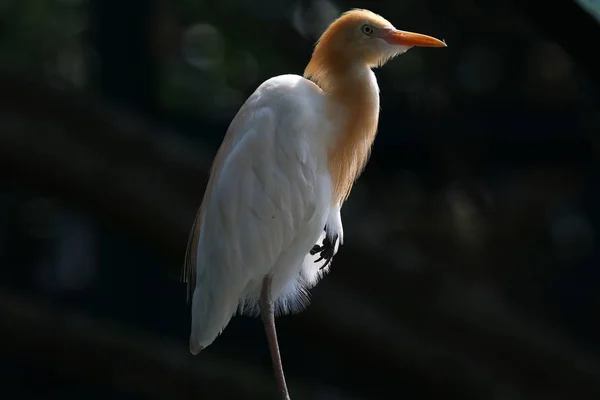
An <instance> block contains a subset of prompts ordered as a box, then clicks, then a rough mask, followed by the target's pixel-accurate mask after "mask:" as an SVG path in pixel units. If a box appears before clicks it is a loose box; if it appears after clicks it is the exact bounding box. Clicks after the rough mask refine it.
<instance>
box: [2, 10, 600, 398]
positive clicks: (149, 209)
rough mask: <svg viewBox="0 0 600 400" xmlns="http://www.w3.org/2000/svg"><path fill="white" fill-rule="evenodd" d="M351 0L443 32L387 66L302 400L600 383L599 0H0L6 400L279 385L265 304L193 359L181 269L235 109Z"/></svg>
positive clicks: (324, 291)
mask: <svg viewBox="0 0 600 400" xmlns="http://www.w3.org/2000/svg"><path fill="white" fill-rule="evenodd" d="M353 7H362V8H369V9H371V10H372V11H375V12H377V13H380V14H382V15H383V16H384V17H386V18H387V19H389V20H390V21H392V23H393V24H394V25H395V26H396V27H398V28H399V29H404V30H410V31H416V32H421V33H425V34H429V35H433V36H436V37H438V38H442V39H445V40H446V42H447V43H448V44H449V47H448V49H444V50H428V49H413V50H411V51H409V52H408V53H407V54H405V55H403V56H402V57H400V58H398V59H396V60H394V61H393V62H391V63H389V64H388V65H387V66H385V67H384V68H382V69H380V70H378V71H376V73H377V76H378V79H379V84H380V87H381V97H382V100H381V102H382V113H381V119H380V127H379V135H378V139H377V140H376V142H375V147H374V150H373V155H372V159H371V162H370V164H369V165H368V167H367V170H366V172H365V173H364V174H363V176H362V177H361V179H360V180H359V182H358V184H357V185H356V186H355V189H354V190H353V193H352V196H351V197H350V200H349V201H348V202H347V204H346V205H345V207H344V209H343V217H344V219H345V232H346V234H345V236H346V242H345V245H344V246H343V247H342V249H341V250H340V252H339V254H338V256H337V257H336V259H335V261H334V264H333V270H332V273H331V274H330V275H329V276H327V277H326V278H325V279H324V280H323V281H322V282H321V283H320V284H319V285H318V286H317V287H316V288H315V289H314V290H313V291H312V303H311V305H310V307H309V308H308V309H307V310H306V311H304V312H303V313H300V314H298V315H294V316H287V317H284V318H280V319H279V320H278V328H279V336H280V346H281V351H282V357H283V362H284V367H285V370H286V373H287V378H288V382H289V385H290V390H291V394H292V398H293V399H294V400H296V399H307V400H311V399H315V400H328V399H329V400H341V399H384V398H385V399H390V398H393V399H395V398H399V399H448V398H456V399H485V400H488V399H489V400H492V399H493V400H495V399H511V400H518V399H544V400H549V399H570V398H572V397H573V398H578V399H598V398H600V353H599V351H600V339H599V337H600V335H599V334H600V327H599V326H598V324H597V323H596V322H597V321H596V320H597V319H598V311H599V309H600V291H599V289H600V271H599V269H598V260H599V255H600V252H599V239H600V238H599V233H600V232H599V229H600V210H599V209H598V204H599V203H600V170H599V162H598V151H599V146H598V145H599V142H598V139H599V135H598V131H599V129H600V108H599V106H600V91H599V88H598V80H599V78H600V61H598V59H597V54H595V53H597V49H598V43H597V41H598V39H599V38H600V25H599V23H598V21H599V20H600V11H598V10H599V9H600V2H599V1H598V0H581V3H578V2H575V1H572V0H556V1H554V3H552V2H542V1H541V0H531V1H528V2H522V3H521V2H517V1H516V0H515V1H511V0H488V1H481V0H480V1H475V0H456V1H452V2H447V1H440V0H421V1H417V0H402V1H392V0H369V1H364V2H362V3H357V2H349V1H342V0H261V1H249V0H220V1H218V2H217V1H215V2H211V1H208V0H129V1H117V0H1V1H0V265H1V266H2V268H0V276H1V278H0V382H1V383H2V385H1V387H2V392H3V394H2V398H6V399H23V398H40V399H42V398H43V399H50V398H52V399H54V398H56V399H59V398H60V399H82V398H85V399H96V398H98V399H100V398H102V399H108V398H110V399H229V398H231V399H269V398H274V397H273V395H274V391H275V384H274V380H273V377H272V374H271V364H270V360H269V353H268V350H267V345H266V340H265V337H264V334H263V328H262V326H261V324H260V321H259V320H257V319H250V318H246V317H236V318H235V319H234V320H232V322H231V323H230V325H229V327H228V328H227V329H226V330H225V332H224V333H223V335H222V336H221V337H220V338H219V339H218V340H216V341H215V342H214V344H213V345H212V346H211V347H209V348H208V349H207V350H206V351H205V352H203V353H201V355H199V356H197V357H192V356H191V355H190V354H189V352H188V344H187V340H188V335H189V306H188V304H186V291H185V285H184V284H182V283H180V282H179V273H180V268H181V265H182V263H183V258H184V252H185V247H186V242H187V235H188V232H189V230H190V228H191V225H192V222H193V218H194V216H195V212H196V208H197V207H198V205H199V203H200V200H201V198H202V193H203V190H204V185H205V182H206V179H207V172H208V168H209V167H210V164H211V162H212V158H213V156H214V154H215V152H216V150H217V147H218V145H219V143H220V141H221V139H222V137H223V135H224V133H225V131H226V129H227V126H228V124H229V122H230V121H231V119H232V118H233V116H234V114H235V113H236V111H237V110H238V108H239V107H240V106H241V104H242V103H243V102H244V100H245V99H246V98H247V96H249V95H250V94H251V93H252V92H253V91H254V89H255V88H256V87H257V86H258V85H259V84H260V83H261V82H262V81H264V80H265V79H267V78H269V77H271V76H274V75H279V74H283V73H296V74H301V73H302V71H303V69H304V66H305V65H306V63H307V62H308V60H309V58H310V55H311V50H312V47H313V44H314V42H315V40H316V39H317V38H318V36H319V34H320V33H321V32H322V31H323V30H324V29H325V27H326V26H327V24H328V23H329V22H331V21H332V19H334V18H335V17H337V16H338V15H339V14H340V13H341V12H343V11H345V10H347V9H349V8H353Z"/></svg>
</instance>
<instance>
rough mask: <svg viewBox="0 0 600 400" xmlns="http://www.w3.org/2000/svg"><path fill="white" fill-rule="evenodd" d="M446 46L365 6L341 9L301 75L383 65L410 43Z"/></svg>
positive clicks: (422, 45) (407, 47)
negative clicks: (341, 12) (341, 11)
mask: <svg viewBox="0 0 600 400" xmlns="http://www.w3.org/2000/svg"><path fill="white" fill-rule="evenodd" d="M415 46H421V47H446V44H445V43H444V42H442V41H441V40H438V39H436V38H433V37H431V36H426V35H421V34H419V33H412V32H405V31H400V30H397V29H396V28H394V26H393V25H392V24H391V23H390V22H389V21H387V20H386V19H385V18H383V17H381V16H380V15H377V14H375V13H373V12H371V11H368V10H362V9H355V10H351V11H348V12H346V13H344V14H343V15H342V16H340V17H339V18H338V19H337V20H335V21H334V22H333V23H331V25H329V27H328V28H327V30H326V31H325V32H324V33H323V35H321V38H320V39H319V41H318V42H317V45H316V47H315V50H314V53H313V56H312V59H311V62H310V64H309V65H308V67H307V69H306V72H305V75H307V74H308V75H314V74H318V73H319V72H320V71H321V72H323V70H327V71H328V72H330V73H336V72H341V71H343V70H347V69H349V68H351V67H352V66H354V65H362V66H367V67H369V68H373V67H377V66H380V65H383V64H384V63H385V62H387V61H388V60H389V59H391V58H393V57H395V56H397V55H399V54H402V53H404V52H406V51H407V50H408V49H410V48H411V47H415Z"/></svg>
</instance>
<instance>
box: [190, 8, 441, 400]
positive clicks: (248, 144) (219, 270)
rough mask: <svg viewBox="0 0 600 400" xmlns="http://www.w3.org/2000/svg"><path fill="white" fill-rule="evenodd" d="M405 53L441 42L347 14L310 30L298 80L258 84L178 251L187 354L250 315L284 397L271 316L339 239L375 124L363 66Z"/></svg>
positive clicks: (319, 269)
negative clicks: (315, 35) (310, 46)
mask: <svg viewBox="0 0 600 400" xmlns="http://www.w3.org/2000/svg"><path fill="white" fill-rule="evenodd" d="M414 46H422V47H445V46H446V44H445V43H444V42H443V41H440V40H438V39H436V38H433V37H431V36H426V35H422V34H418V33H412V32H406V31H400V30H397V29H396V28H394V26H393V25H392V24H391V23H390V22H389V21H387V20H386V19H384V18H383V17H381V16H380V15H378V14H375V13H373V12H371V11H368V10H364V9H354V10H350V11H348V12H346V13H344V14H342V15H341V16H340V17H339V18H338V19H336V20H335V21H334V22H332V23H331V25H330V26H329V27H328V28H327V30H325V32H324V33H323V34H322V35H321V37H320V38H319V40H318V41H317V44H316V46H315V48H314V51H313V54H312V58H311V60H310V62H309V64H308V65H307V67H306V69H305V71H304V76H299V75H291V74H288V75H280V76H276V77H274V78H271V79H268V80H266V81H265V82H264V83H262V84H261V85H260V86H259V87H258V88H257V89H256V91H255V92H254V93H253V94H252V95H250V97H249V98H248V99H247V100H246V102H245V103H244V104H243V105H242V107H241V108H240V110H239V111H238V113H237V115H236V116H235V117H234V119H233V121H232V122H231V124H230V126H229V128H228V130H227V133H226V134H225V137H224V139H223V142H222V144H221V146H220V148H219V150H218V152H217V154H216V157H215V159H214V162H213V165H212V168H211V171H210V176H209V179H208V184H207V187H206V191H205V193H204V197H203V200H202V203H201V205H200V207H199V210H198V214H197V216H196V219H195V221H194V224H193V227H192V231H191V234H190V238H189V241H188V245H187V249H186V256H185V263H184V267H183V280H184V281H185V282H187V284H188V296H189V295H190V294H191V295H192V307H191V308H192V311H191V314H192V315H191V319H192V323H191V334H190V342H189V346H190V352H191V353H192V354H194V355H197V354H198V353H199V352H200V351H202V350H203V349H205V348H206V347H207V346H209V345H210V344H211V343H212V342H213V341H214V340H215V339H216V338H217V336H218V335H219V334H220V333H221V332H222V331H223V329H225V327H226V326H227V324H228V323H229V321H230V319H231V318H232V316H233V315H235V314H236V313H237V314H244V315H251V316H259V315H260V317H261V319H262V322H263V324H264V327H265V332H266V336H267V340H268V345H269V350H270V353H271V360H272V363H273V369H274V373H275V378H276V381H277V387H278V390H279V392H280V394H281V396H282V398H284V399H289V394H288V389H287V385H286V382H285V377H284V373H283V367H282V363H281V356H280V353H279V346H278V344H277V334H276V330H275V317H276V316H279V315H283V314H288V313H292V312H298V311H301V310H302V309H304V308H305V307H306V306H307V304H308V299H309V296H308V290H309V289H310V288H312V287H314V285H316V283H317V282H318V281H319V279H320V278H321V277H322V276H323V275H324V274H325V273H327V272H328V271H329V269H330V267H331V262H332V259H333V257H334V256H335V255H336V254H337V251H338V249H339V246H340V245H341V244H343V240H344V232H343V226H342V219H341V215H340V211H341V208H342V205H343V204H344V202H345V201H346V199H347V198H348V195H349V194H350V190H351V188H352V186H353V184H354V182H355V180H356V179H357V178H358V176H359V175H360V174H361V172H362V170H363V169H364V167H365V165H366V163H367V160H368V158H369V154H370V150H371V146H372V144H373V142H374V140H375V135H376V132H377V124H378V120H379V86H378V85H377V80H376V78H375V74H374V73H373V71H372V69H373V68H375V67H378V66H382V65H383V64H385V63H386V62H387V61H388V60H390V59H391V58H393V57H395V56H397V55H400V54H402V53H404V52H406V51H407V50H408V49H410V48H411V47H414Z"/></svg>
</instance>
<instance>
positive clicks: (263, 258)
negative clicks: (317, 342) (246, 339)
mask: <svg viewBox="0 0 600 400" xmlns="http://www.w3.org/2000/svg"><path fill="white" fill-rule="evenodd" d="M274 79H276V78H274ZM286 79H287V80H286ZM270 81H273V80H270ZM275 83H276V84H277V85H275ZM275 83H274V82H271V84H272V85H271V86H270V85H269V81H267V82H265V84H263V85H262V87H261V88H259V89H257V92H255V94H254V95H253V96H251V97H250V98H249V99H248V101H247V102H246V103H245V104H244V106H242V108H241V109H240V111H239V112H238V114H237V115H236V117H235V118H234V120H233V122H232V124H231V126H230V128H229V129H228V132H227V134H226V137H225V139H224V141H223V144H222V146H221V147H220V149H219V151H218V153H217V156H216V158H215V162H214V164H213V168H212V169H211V174H210V177H209V182H208V185H207V189H206V192H205V194H204V198H203V201H202V205H201V207H200V209H199V212H198V214H197V216H196V219H195V221H194V224H193V228H192V232H191V234H190V238H189V240H188V245H187V248H186V256H185V261H184V266H183V270H182V277H183V280H184V281H185V282H186V283H187V284H188V295H189V294H190V293H193V295H192V313H193V314H192V334H191V337H190V350H191V351H192V353H194V354H195V353H197V352H198V351H200V350H201V349H202V348H204V347H206V346H208V345H209V344H210V343H212V341H213V340H214V339H215V338H216V336H218V334H219V333H220V332H221V331H222V329H224V327H225V326H226V325H227V323H228V322H229V319H230V318H231V316H232V315H233V314H234V313H235V311H236V310H237V309H238V308H239V307H242V306H243V305H244V304H243V303H244V302H245V300H248V299H249V298H250V299H252V300H255V299H254V298H252V294H251V293H249V292H248V291H249V290H250V289H251V288H253V287H255V286H256V283H257V282H262V278H263V277H264V276H266V275H267V274H269V272H270V269H271V268H273V266H274V265H276V264H277V265H279V264H286V263H288V261H289V263H290V264H293V261H294V260H292V259H290V260H288V259H286V257H291V255H290V253H289V251H288V250H289V249H290V248H293V244H294V243H298V242H297V241H298V237H299V236H300V237H301V236H302V233H303V232H304V230H305V227H306V226H312V225H314V224H315V223H317V224H319V225H316V226H317V229H319V230H320V229H322V226H323V224H324V222H325V218H326V216H327V211H326V209H328V207H329V204H330V198H331V195H330V194H329V198H327V199H320V198H319V196H318V194H317V193H316V191H315V189H316V188H317V186H318V180H319V179H320V176H321V175H322V174H323V173H326V168H327V165H326V149H325V148H324V147H323V148H322V149H321V150H319V146H317V147H315V145H314V144H313V142H312V141H311V140H313V139H314V138H315V135H314V131H315V130H316V128H317V125H316V124H317V121H316V116H315V115H311V113H313V114H314V106H313V105H310V106H309V104H308V103H309V102H310V96H311V95H312V96H313V97H315V96H316V95H317V94H318V93H317V92H316V91H315V88H314V87H313V86H314V84H312V83H310V82H309V81H306V80H304V81H303V78H301V77H295V78H293V79H291V78H281V79H280V80H279V81H278V82H275ZM311 85H312V86H311ZM311 134H312V136H310V135H311ZM315 221H316V222H315ZM311 224H312V225H311ZM319 233H320V231H317V233H316V235H315V236H314V237H308V239H307V240H306V239H303V240H305V241H306V244H305V246H306V247H307V248H306V249H305V251H308V250H310V248H311V246H312V244H313V243H315V241H316V239H317V238H318V234H319ZM309 236H310V235H309ZM301 246H304V244H303V243H301ZM286 252H287V253H286ZM300 261H301V260H300ZM298 273H299V272H298ZM274 279H276V278H274ZM249 288H250V289H249ZM245 297H246V298H245Z"/></svg>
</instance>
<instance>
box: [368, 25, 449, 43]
mask: <svg viewBox="0 0 600 400" xmlns="http://www.w3.org/2000/svg"><path fill="white" fill-rule="evenodd" d="M380 37H381V38H382V39H383V40H385V41H386V42H388V43H390V44H395V45H399V46H410V47H446V43H444V42H442V41H441V40H439V39H436V38H434V37H431V36H427V35H421V34H420V33H413V32H406V31H399V30H397V29H389V30H386V31H385V32H383V33H382V34H381V35H380Z"/></svg>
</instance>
